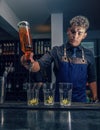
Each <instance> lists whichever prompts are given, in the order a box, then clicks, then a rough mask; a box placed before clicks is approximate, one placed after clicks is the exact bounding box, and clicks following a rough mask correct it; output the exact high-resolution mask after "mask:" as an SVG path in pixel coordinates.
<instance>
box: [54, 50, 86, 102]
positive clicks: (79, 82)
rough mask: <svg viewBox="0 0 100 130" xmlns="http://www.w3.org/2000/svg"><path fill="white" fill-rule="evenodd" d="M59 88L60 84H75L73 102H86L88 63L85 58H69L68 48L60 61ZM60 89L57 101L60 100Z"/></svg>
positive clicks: (57, 78) (57, 76)
mask: <svg viewBox="0 0 100 130" xmlns="http://www.w3.org/2000/svg"><path fill="white" fill-rule="evenodd" d="M56 82H57V87H59V86H58V83H59V82H70V83H73V90H72V102H86V82H87V61H86V60H85V58H84V51H83V50H82V58H76V57H73V58H68V57H67V54H66V48H64V56H63V57H62V61H59V70H58V73H57V75H56ZM58 93H59V92H58V88H57V89H56V101H58V100H59V94H58Z"/></svg>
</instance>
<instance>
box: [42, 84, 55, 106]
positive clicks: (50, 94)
mask: <svg viewBox="0 0 100 130" xmlns="http://www.w3.org/2000/svg"><path fill="white" fill-rule="evenodd" d="M43 92H44V105H54V100H55V84H54V83H45V84H44V85H43Z"/></svg>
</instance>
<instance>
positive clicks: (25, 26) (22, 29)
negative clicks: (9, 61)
mask: <svg viewBox="0 0 100 130" xmlns="http://www.w3.org/2000/svg"><path fill="white" fill-rule="evenodd" d="M18 28H19V38H20V44H21V50H22V52H23V53H25V56H26V59H27V60H29V57H30V53H31V52H32V51H33V45H32V37H31V32H30V25H29V23H28V22H27V21H21V22H19V23H18Z"/></svg>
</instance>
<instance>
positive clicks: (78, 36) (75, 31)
mask: <svg viewBox="0 0 100 130" xmlns="http://www.w3.org/2000/svg"><path fill="white" fill-rule="evenodd" d="M67 35H68V41H69V43H70V44H71V45H72V46H78V45H80V43H81V41H82V40H83V39H84V38H85V37H86V35H87V33H86V30H85V28H83V27H79V26H72V27H70V28H68V30H67Z"/></svg>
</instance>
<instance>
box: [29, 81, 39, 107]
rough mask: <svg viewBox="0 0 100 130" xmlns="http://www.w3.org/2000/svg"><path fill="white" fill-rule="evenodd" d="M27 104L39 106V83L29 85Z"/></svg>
mask: <svg viewBox="0 0 100 130" xmlns="http://www.w3.org/2000/svg"><path fill="white" fill-rule="evenodd" d="M27 87H28V88H27V104H28V105H38V103H39V89H40V86H39V85H38V83H29V84H27Z"/></svg>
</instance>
